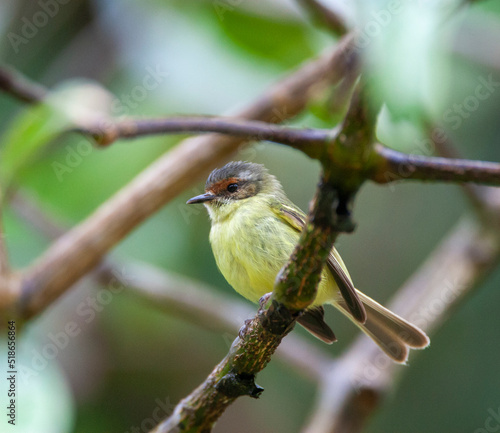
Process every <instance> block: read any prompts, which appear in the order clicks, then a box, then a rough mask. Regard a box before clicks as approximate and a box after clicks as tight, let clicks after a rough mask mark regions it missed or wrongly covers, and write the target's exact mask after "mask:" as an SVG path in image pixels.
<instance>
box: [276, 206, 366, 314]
mask: <svg viewBox="0 0 500 433" xmlns="http://www.w3.org/2000/svg"><path fill="white" fill-rule="evenodd" d="M273 209H274V210H275V212H276V213H277V214H278V216H279V217H280V218H281V219H282V220H283V221H284V222H286V223H287V224H288V225H290V226H291V227H293V228H294V229H295V230H297V231H298V232H301V231H302V229H303V228H304V224H305V220H306V216H305V215H304V213H303V212H302V211H301V210H300V209H298V208H296V207H295V206H293V205H291V204H282V203H279V204H278V205H277V206H273ZM327 265H328V268H329V269H330V271H331V273H332V275H333V278H334V279H335V282H336V283H337V286H338V287H339V290H340V294H341V295H342V297H343V298H344V300H345V302H346V304H347V308H348V309H349V311H350V312H351V314H352V316H353V317H354V318H355V319H356V320H357V321H358V322H360V323H365V322H366V311H365V307H364V306H363V303H362V302H361V300H360V299H359V296H358V294H357V293H356V289H355V288H354V285H353V283H352V281H351V277H350V276H349V273H348V271H347V269H346V266H345V264H344V262H343V260H342V258H341V257H340V254H339V253H338V251H337V250H336V249H335V248H332V251H331V252H330V256H329V257H328V261H327Z"/></svg>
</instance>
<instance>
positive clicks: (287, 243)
mask: <svg viewBox="0 0 500 433" xmlns="http://www.w3.org/2000/svg"><path fill="white" fill-rule="evenodd" d="M231 206H235V208H233V212H231V213H228V214H227V215H226V216H225V217H224V218H221V219H212V229H211V231H210V242H211V244H212V249H213V252H214V256H215V260H216V262H217V266H218V267H219V269H220V271H221V272H222V274H223V275H224V277H225V278H226V280H227V281H228V283H229V284H230V285H231V286H232V287H233V288H234V289H235V290H236V291H237V292H238V293H240V294H241V295H242V296H244V297H245V298H247V299H249V300H250V301H252V302H258V300H259V299H260V298H261V297H262V296H263V295H265V294H266V293H269V292H272V290H273V287H274V281H275V279H276V275H277V274H278V272H279V271H280V269H281V268H282V267H283V265H284V264H285V263H286V261H287V260H288V258H289V257H290V255H291V253H292V251H293V249H294V247H295V245H296V244H297V242H298V239H299V236H300V234H299V233H298V232H297V231H296V230H295V229H294V228H292V227H291V226H289V225H288V224H286V223H285V222H283V221H282V220H281V219H280V218H279V217H278V216H277V215H276V214H275V213H274V212H273V211H272V210H271V209H270V208H269V206H267V204H266V203H265V202H260V201H258V200H252V199H249V200H244V201H243V200H242V201H241V202H237V203H233V204H231ZM334 287H335V283H334V282H333V278H332V277H331V275H330V273H329V272H327V271H326V272H325V274H324V276H323V281H322V284H321V285H320V290H319V292H318V297H317V300H316V302H314V304H315V305H321V304H323V303H324V302H328V300H329V299H332V298H333V297H334V296H335V295H334V292H336V288H335V290H333V289H334Z"/></svg>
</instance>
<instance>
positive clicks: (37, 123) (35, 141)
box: [0, 81, 111, 188]
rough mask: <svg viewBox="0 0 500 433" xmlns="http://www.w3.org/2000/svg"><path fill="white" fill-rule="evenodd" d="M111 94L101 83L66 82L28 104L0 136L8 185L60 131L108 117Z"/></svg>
mask: <svg viewBox="0 0 500 433" xmlns="http://www.w3.org/2000/svg"><path fill="white" fill-rule="evenodd" d="M110 106H111V98H110V97H109V95H108V94H107V92H105V91H104V90H103V89H102V88H101V87H99V86H97V85H95V84H92V83H89V82H83V81H72V82H67V83H65V84H63V85H61V86H59V87H58V88H56V89H55V90H53V91H51V92H50V94H49V95H48V96H47V98H46V99H45V100H44V101H43V102H41V103H39V104H36V105H31V106H28V107H27V108H26V109H25V110H23V111H22V112H21V113H20V114H19V115H18V116H17V117H15V118H14V120H13V121H12V123H11V125H10V127H9V128H8V129H7V131H6V132H5V133H4V135H3V136H2V137H1V138H0V143H1V144H2V145H3V150H2V153H1V158H0V181H1V183H2V185H3V187H4V188H7V187H8V186H9V185H10V184H11V183H12V181H14V180H15V179H16V177H17V176H18V175H19V174H20V173H21V172H22V170H23V169H24V168H26V166H27V165H29V163H30V162H32V161H33V160H34V159H35V158H36V157H37V156H38V155H40V153H41V152H42V151H43V150H45V149H46V148H47V147H48V146H49V145H50V144H51V143H52V142H53V141H54V139H55V138H57V137H58V136H59V135H60V134H61V133H63V132H64V131H67V130H69V129H71V128H74V127H85V126H88V125H90V124H92V123H95V122H98V121H101V122H102V121H103V119H107V114H108V113H109V112H110V109H109V107H110Z"/></svg>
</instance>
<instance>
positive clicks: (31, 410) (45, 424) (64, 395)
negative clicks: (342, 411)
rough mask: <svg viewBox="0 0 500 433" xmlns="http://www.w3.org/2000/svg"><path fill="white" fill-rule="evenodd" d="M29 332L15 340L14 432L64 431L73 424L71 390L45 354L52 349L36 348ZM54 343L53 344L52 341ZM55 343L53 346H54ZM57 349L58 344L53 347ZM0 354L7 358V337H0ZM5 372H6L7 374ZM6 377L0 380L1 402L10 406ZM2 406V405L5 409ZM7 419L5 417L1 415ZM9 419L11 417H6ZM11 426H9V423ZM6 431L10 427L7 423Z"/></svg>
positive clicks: (57, 367)
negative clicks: (3, 338)
mask: <svg viewBox="0 0 500 433" xmlns="http://www.w3.org/2000/svg"><path fill="white" fill-rule="evenodd" d="M34 346H35V347H36V341H34V340H33V338H32V337H31V336H26V335H25V336H24V339H22V340H21V339H18V340H17V346H16V347H17V350H16V365H17V368H16V370H17V374H16V375H15V378H16V382H15V385H16V386H15V392H16V395H15V397H14V400H15V403H14V404H15V406H16V420H15V422H16V424H15V428H13V429H12V431H16V432H17V433H33V432H37V433H49V432H50V433H65V432H68V431H70V428H71V425H72V424H73V417H74V406H73V399H72V397H71V392H70V390H69V387H68V383H67V381H66V377H65V376H64V373H63V371H62V370H61V368H60V367H59V365H58V363H57V362H56V361H54V360H53V359H52V358H49V357H48V356H46V355H45V351H47V352H48V351H49V350H50V349H51V347H49V346H50V344H47V345H45V346H43V347H42V348H39V349H34V348H33V347H34ZM52 346H54V345H52ZM54 347H55V346H54ZM55 350H57V348H56V349H55ZM0 356H1V357H2V359H5V360H6V359H7V344H6V341H5V340H3V341H0ZM7 376H8V375H7ZM8 385H10V382H9V381H8V380H3V381H2V386H1V387H0V391H1V392H0V403H1V404H2V407H3V408H6V407H7V406H9V404H8V402H9V403H10V398H8V395H7V386H8ZM4 410H5V409H4ZM4 419H5V421H3V422H4V423H7V420H8V419H7V418H4ZM9 419H10V418H9ZM9 427H10V426H9ZM6 429H7V430H2V431H8V430H9V428H8V427H6Z"/></svg>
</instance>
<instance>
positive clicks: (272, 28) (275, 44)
mask: <svg viewBox="0 0 500 433" xmlns="http://www.w3.org/2000/svg"><path fill="white" fill-rule="evenodd" d="M220 25H221V27H222V29H224V31H225V33H226V34H227V36H229V37H230V38H231V40H232V41H233V42H235V43H236V44H237V45H239V46H240V47H243V48H244V49H246V50H248V51H249V52H251V53H252V54H255V55H257V56H260V57H262V58H266V59H271V60H273V61H274V62H276V63H279V64H280V65H282V66H285V67H290V66H295V65H296V64H297V63H300V62H301V61H303V60H304V59H306V58H307V57H310V56H312V55H314V53H315V50H314V48H313V44H312V39H311V33H310V31H308V30H307V28H306V27H305V26H303V25H302V24H301V23H299V22H292V21H284V20H282V21H280V20H277V19H268V18H267V17H263V16H257V15H251V14H247V13H244V12H241V11H239V10H232V11H231V12H227V13H226V14H225V15H224V19H222V20H220Z"/></svg>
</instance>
